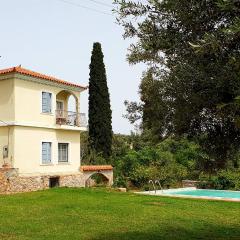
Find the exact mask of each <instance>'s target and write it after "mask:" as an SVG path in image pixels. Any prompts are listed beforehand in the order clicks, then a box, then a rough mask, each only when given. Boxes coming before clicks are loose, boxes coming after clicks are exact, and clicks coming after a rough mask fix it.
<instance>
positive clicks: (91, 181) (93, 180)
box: [85, 172, 110, 187]
mask: <svg viewBox="0 0 240 240" xmlns="http://www.w3.org/2000/svg"><path fill="white" fill-rule="evenodd" d="M98 180H100V182H98ZM97 184H103V185H106V186H109V185H110V184H109V178H108V176H106V175H105V174H103V173H101V172H95V173H92V174H91V175H90V176H89V177H88V179H86V180H85V187H93V186H95V185H97Z"/></svg>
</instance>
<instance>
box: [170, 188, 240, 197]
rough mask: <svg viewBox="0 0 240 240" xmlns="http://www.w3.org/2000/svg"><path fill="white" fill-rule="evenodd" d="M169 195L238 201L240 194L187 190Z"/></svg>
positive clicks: (234, 192) (222, 191)
mask: <svg viewBox="0 0 240 240" xmlns="http://www.w3.org/2000/svg"><path fill="white" fill-rule="evenodd" d="M171 195H186V196H196V197H218V198H234V199H239V200H240V192H238V191H224V190H207V189H206V190H205V189H196V190H187V191H184V190H182V191H176V192H174V191H173V192H171Z"/></svg>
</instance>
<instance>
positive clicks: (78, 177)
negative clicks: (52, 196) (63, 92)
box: [0, 168, 113, 194]
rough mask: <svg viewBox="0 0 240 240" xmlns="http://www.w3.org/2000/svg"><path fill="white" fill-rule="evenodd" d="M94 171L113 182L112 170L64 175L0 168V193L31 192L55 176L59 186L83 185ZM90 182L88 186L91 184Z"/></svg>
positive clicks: (39, 188)
mask: <svg viewBox="0 0 240 240" xmlns="http://www.w3.org/2000/svg"><path fill="white" fill-rule="evenodd" d="M95 173H98V174H102V175H103V176H105V177H106V179H107V180H108V185H109V186H112V184H113V171H112V170H111V171H108V170H105V171H104V170H103V171H87V172H79V173H76V174H66V175H42V176H21V175H19V174H18V169H14V168H0V194H8V193H18V192H31V191H38V190H44V189H48V188H50V179H51V178H57V179H58V184H59V187H85V186H86V185H87V181H91V180H90V179H91V176H92V175H93V174H95ZM93 185H94V183H92V184H91V185H90V186H93Z"/></svg>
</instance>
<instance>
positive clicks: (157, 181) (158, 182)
mask: <svg viewBox="0 0 240 240" xmlns="http://www.w3.org/2000/svg"><path fill="white" fill-rule="evenodd" d="M155 184H156V185H157V184H158V185H159V187H160V189H161V191H162V193H163V188H162V185H161V183H160V181H159V180H155Z"/></svg>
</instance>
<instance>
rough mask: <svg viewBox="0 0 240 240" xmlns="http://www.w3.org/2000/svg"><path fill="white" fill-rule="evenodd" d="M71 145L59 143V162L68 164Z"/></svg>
mask: <svg viewBox="0 0 240 240" xmlns="http://www.w3.org/2000/svg"><path fill="white" fill-rule="evenodd" d="M68 148H69V144H68V143H59V144H58V162H59V163H67V162H68V155H69V149H68Z"/></svg>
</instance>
